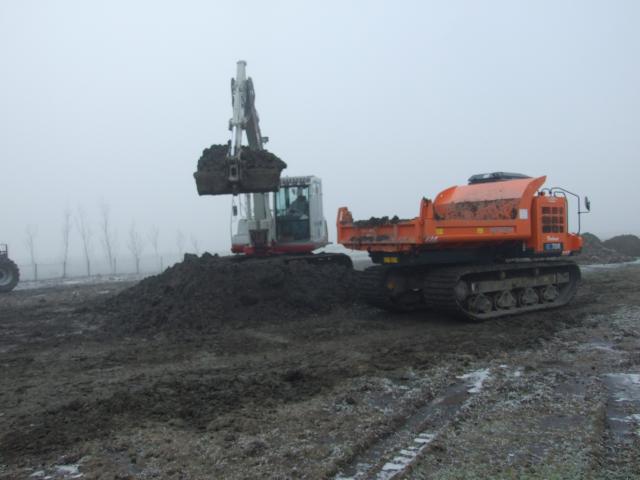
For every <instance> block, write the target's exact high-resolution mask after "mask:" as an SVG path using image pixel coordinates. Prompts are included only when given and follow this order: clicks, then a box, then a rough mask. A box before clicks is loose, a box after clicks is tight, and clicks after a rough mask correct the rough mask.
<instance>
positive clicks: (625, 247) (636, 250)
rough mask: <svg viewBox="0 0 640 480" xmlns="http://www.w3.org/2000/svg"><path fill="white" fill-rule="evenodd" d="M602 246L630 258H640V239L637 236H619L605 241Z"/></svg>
mask: <svg viewBox="0 0 640 480" xmlns="http://www.w3.org/2000/svg"><path fill="white" fill-rule="evenodd" d="M602 244H603V245H604V246H605V247H607V248H612V249H613V250H616V251H618V252H620V253H622V254H623V255H628V256H630V257H640V238H638V237H636V236H635V235H629V234H627V235H618V236H616V237H613V238H610V239H609V240H605V241H604V242H602Z"/></svg>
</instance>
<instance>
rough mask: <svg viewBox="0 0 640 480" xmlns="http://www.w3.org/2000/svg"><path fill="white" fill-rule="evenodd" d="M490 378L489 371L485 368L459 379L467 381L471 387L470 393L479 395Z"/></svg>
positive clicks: (461, 376)
mask: <svg viewBox="0 0 640 480" xmlns="http://www.w3.org/2000/svg"><path fill="white" fill-rule="evenodd" d="M489 376H490V371H489V369H488V368H483V369H480V370H476V371H474V372H469V373H465V374H464V375H460V376H459V377H458V378H459V379H461V380H466V381H467V385H468V386H469V387H470V388H469V389H468V390H467V391H468V392H469V393H479V392H480V391H481V390H482V385H483V384H484V382H485V381H486V380H487V379H488V378H489Z"/></svg>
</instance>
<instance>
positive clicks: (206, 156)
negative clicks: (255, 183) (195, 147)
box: [198, 144, 287, 171]
mask: <svg viewBox="0 0 640 480" xmlns="http://www.w3.org/2000/svg"><path fill="white" fill-rule="evenodd" d="M228 151H229V145H218V144H214V145H211V146H210V147H209V148H205V149H204V150H203V151H202V155H201V156H200V159H199V160H198V171H218V170H224V169H225V168H226V166H227V163H226V161H227V152H228ZM240 159H241V160H242V161H243V162H244V164H245V165H246V166H247V167H249V168H277V169H278V170H279V171H282V170H284V169H285V168H287V164H286V163H285V162H283V161H282V160H281V159H280V158H279V157H278V156H276V155H274V154H273V153H271V152H269V151H268V150H250V149H249V148H248V147H242V151H241V153H240Z"/></svg>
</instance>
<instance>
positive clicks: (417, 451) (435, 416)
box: [334, 369, 490, 480]
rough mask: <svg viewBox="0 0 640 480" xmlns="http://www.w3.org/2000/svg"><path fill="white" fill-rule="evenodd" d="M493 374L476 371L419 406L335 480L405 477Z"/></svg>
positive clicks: (361, 454) (357, 456)
mask: <svg viewBox="0 0 640 480" xmlns="http://www.w3.org/2000/svg"><path fill="white" fill-rule="evenodd" d="M489 377H490V370H489V369H480V370H474V371H471V372H468V373H466V374H464V375H461V376H459V377H457V379H458V380H459V381H457V382H455V383H453V384H452V385H450V386H449V387H448V388H447V389H446V390H445V391H444V392H443V393H442V394H441V395H439V396H438V397H436V398H435V399H434V400H432V401H431V402H429V403H427V404H426V405H424V406H422V407H421V408H419V409H418V410H417V411H416V412H415V413H414V414H412V415H411V416H410V417H409V418H408V419H407V420H406V422H405V423H404V424H402V425H401V426H400V427H399V428H398V429H396V430H395V431H394V432H392V433H390V434H388V435H386V436H385V437H383V438H381V439H380V440H379V441H377V442H375V443H374V444H372V445H371V446H369V447H368V448H367V449H365V450H364V451H362V452H361V453H359V454H358V455H356V456H355V457H354V458H353V459H352V460H351V461H350V462H349V464H348V465H347V466H345V467H343V468H342V470H341V471H340V472H339V473H338V474H337V475H336V476H335V477H334V480H364V479H376V480H391V479H393V478H399V477H401V476H402V475H403V474H404V473H406V472H407V470H408V469H409V468H410V467H411V465H412V464H413V463H414V462H415V461H417V460H418V459H419V458H420V456H422V455H424V454H425V453H426V451H427V450H428V449H429V447H430V446H431V444H432V443H433V441H434V440H436V439H437V438H438V435H439V434H440V432H442V431H443V430H445V429H446V428H447V427H448V426H449V425H450V424H451V422H452V421H453V420H454V419H455V417H456V415H457V414H458V412H459V411H460V410H461V409H462V408H463V407H465V406H466V405H468V403H469V401H470V399H471V398H472V396H473V395H475V394H477V393H479V392H480V391H481V390H482V388H483V384H484V382H485V381H486V380H488V379H489Z"/></svg>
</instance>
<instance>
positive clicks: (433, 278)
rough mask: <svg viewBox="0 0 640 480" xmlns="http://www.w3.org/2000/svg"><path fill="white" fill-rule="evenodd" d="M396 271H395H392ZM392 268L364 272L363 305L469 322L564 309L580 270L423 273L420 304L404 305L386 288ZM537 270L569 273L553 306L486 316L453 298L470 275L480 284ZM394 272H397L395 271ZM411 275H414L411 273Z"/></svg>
mask: <svg viewBox="0 0 640 480" xmlns="http://www.w3.org/2000/svg"><path fill="white" fill-rule="evenodd" d="M396 268H397V267H396ZM393 269H394V267H390V266H381V265H379V266H374V267H370V268H368V269H367V270H365V272H364V275H363V276H362V277H361V280H360V293H361V296H362V298H363V300H365V301H366V302H367V303H369V304H371V305H374V306H376V307H379V308H383V309H386V310H392V311H408V310H417V309H423V308H427V309H429V310H434V311H438V312H443V313H446V314H449V315H454V316H462V317H465V318H467V319H470V320H488V319H491V318H497V317H502V316H506V315H516V314H519V313H526V312H531V311H539V310H547V309H551V308H557V307H560V306H562V305H566V304H567V303H569V302H570V301H571V299H572V298H573V296H574V295H575V292H576V289H577V284H578V281H579V280H580V269H579V268H578V266H577V265H576V264H575V263H574V262H570V261H540V262H519V263H505V264H500V265H466V266H447V267H434V268H431V269H428V270H425V271H424V273H423V283H422V295H421V298H420V302H415V301H414V303H411V304H408V303H403V302H400V301H399V300H398V297H397V296H396V297H394V295H393V294H391V292H390V291H389V290H388V289H387V288H386V283H385V280H386V278H387V275H388V274H389V272H391V271H393ZM535 269H538V270H539V271H541V272H543V273H544V272H557V273H569V274H570V281H569V284H568V285H566V286H565V287H564V289H563V290H562V291H561V294H560V295H559V297H558V299H557V300H555V301H553V302H547V303H538V304H535V305H531V306H525V307H523V306H518V307H517V308H513V309H509V310H494V311H492V312H489V313H474V312H471V311H469V310H467V308H466V307H465V305H463V304H461V303H460V301H458V299H457V298H456V296H455V290H454V289H455V287H456V285H457V284H458V282H460V281H461V280H464V279H465V278H468V276H470V275H473V276H474V278H475V279H476V280H477V279H480V280H482V279H483V277H484V279H489V278H491V276H492V275H495V274H496V273H497V272H507V273H509V274H511V275H513V274H515V273H516V272H520V273H521V275H519V276H523V277H526V276H527V274H528V273H529V272H531V271H532V270H535ZM396 271H398V270H396ZM412 274H414V275H415V274H416V272H415V271H412Z"/></svg>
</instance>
